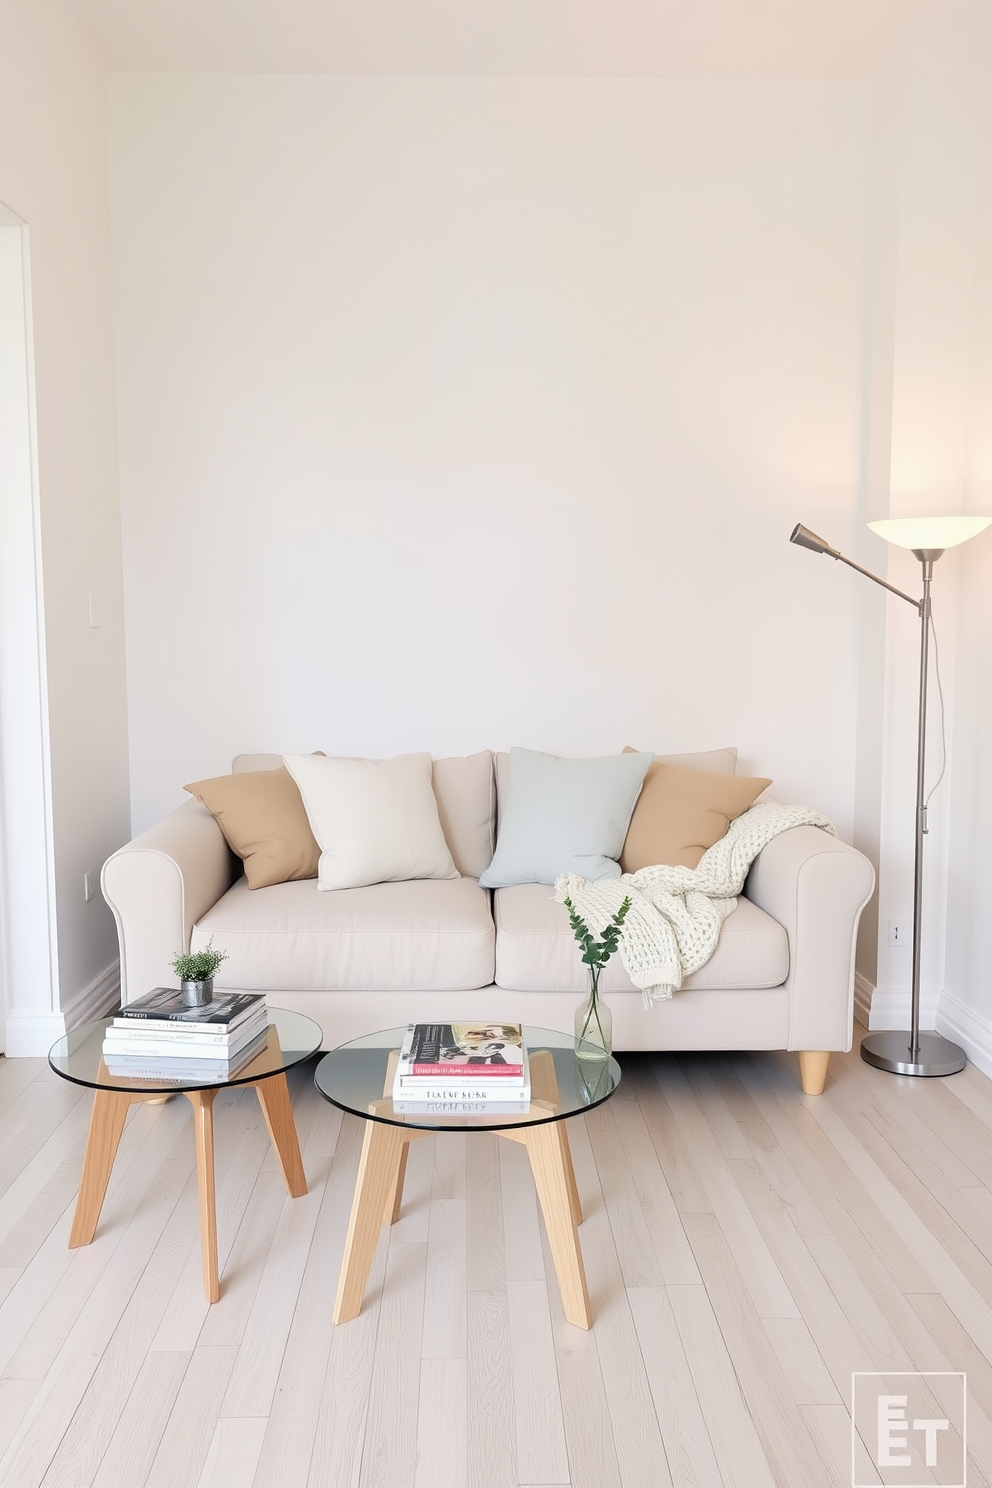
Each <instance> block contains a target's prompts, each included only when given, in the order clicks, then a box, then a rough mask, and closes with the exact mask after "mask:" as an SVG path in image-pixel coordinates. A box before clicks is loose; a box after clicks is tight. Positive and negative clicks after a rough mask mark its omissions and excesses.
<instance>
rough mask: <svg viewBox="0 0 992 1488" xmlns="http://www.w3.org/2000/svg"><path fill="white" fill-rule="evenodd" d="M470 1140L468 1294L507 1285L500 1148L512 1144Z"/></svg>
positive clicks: (484, 1136) (482, 1137)
mask: <svg viewBox="0 0 992 1488" xmlns="http://www.w3.org/2000/svg"><path fill="white" fill-rule="evenodd" d="M570 1125H571V1124H570ZM470 1140H471V1143H472V1153H471V1161H470V1162H469V1161H468V1159H467V1158H466V1161H467V1167H466V1177H465V1222H466V1241H465V1248H466V1268H467V1269H466V1288H467V1290H468V1291H469V1292H489V1291H498V1290H502V1289H505V1286H506V1251H505V1246H504V1243H503V1192H502V1187H501V1183H500V1164H499V1148H500V1147H508V1146H513V1145H515V1144H513V1143H509V1142H503V1141H501V1140H500V1138H499V1137H496V1136H492V1135H490V1134H489V1133H488V1132H479V1133H478V1134H476V1133H474V1132H473V1134H472V1137H471V1139H470Z"/></svg>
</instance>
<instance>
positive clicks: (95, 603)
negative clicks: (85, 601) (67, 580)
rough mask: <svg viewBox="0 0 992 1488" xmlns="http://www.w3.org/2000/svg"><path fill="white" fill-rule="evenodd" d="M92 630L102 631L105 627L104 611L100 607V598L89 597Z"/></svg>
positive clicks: (92, 595)
mask: <svg viewBox="0 0 992 1488" xmlns="http://www.w3.org/2000/svg"><path fill="white" fill-rule="evenodd" d="M89 612H90V630H100V629H101V628H102V626H103V609H102V607H101V605H100V599H99V596H98V595H96V594H91V595H90V596H89Z"/></svg>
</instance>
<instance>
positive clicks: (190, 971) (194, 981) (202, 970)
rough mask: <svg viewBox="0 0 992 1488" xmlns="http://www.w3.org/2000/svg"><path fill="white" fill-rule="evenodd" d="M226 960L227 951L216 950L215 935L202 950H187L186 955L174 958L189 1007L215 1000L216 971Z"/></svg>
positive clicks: (200, 1005)
mask: <svg viewBox="0 0 992 1488" xmlns="http://www.w3.org/2000/svg"><path fill="white" fill-rule="evenodd" d="M226 960H227V952H226V951H215V950H214V939H213V936H211V937H210V939H209V940H208V942H207V944H206V946H205V947H204V949H203V950H202V951H187V952H186V954H185V955H178V956H176V957H174V958H173V962H172V969H173V971H174V972H175V973H176V976H177V977H178V978H179V980H180V982H181V983H182V992H183V1002H184V1003H185V1004H186V1006H187V1007H206V1005H207V1003H208V1002H212V1001H213V997H214V972H215V971H216V970H217V968H218V966H219V965H220V963H221V962H222V961H226Z"/></svg>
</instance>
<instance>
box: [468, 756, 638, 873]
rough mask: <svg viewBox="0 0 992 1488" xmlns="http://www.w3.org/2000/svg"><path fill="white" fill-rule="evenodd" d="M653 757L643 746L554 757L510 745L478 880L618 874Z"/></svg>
mask: <svg viewBox="0 0 992 1488" xmlns="http://www.w3.org/2000/svg"><path fill="white" fill-rule="evenodd" d="M653 759H654V755H653V754H649V753H646V752H645V753H637V754H610V755H606V756H604V757H603V758H601V759H559V758H558V757H557V756H556V755H553V754H539V753H538V752H537V750H535V749H511V750H510V788H509V792H508V799H507V800H506V801H502V802H501V803H500V809H501V820H500V825H499V840H498V842H497V843H496V853H495V856H494V857H493V860H492V862H491V863H490V864H489V867H488V868H487V869H486V871H485V872H484V873H483V874H482V876H481V878H480V879H479V882H480V884H482V886H483V888H486V889H505V888H508V887H509V886H510V885H511V884H523V883H543V884H553V883H554V881H555V879H556V878H557V877H558V876H559V874H561V873H580V874H581V875H582V877H583V878H590V879H595V878H617V877H619V874H620V864H619V863H618V862H617V859H618V858H619V856H620V854H621V852H622V851H623V844H624V839H625V838H626V836H627V828H628V827H629V826H630V818H631V816H632V814H633V811H634V806H635V804H636V801H637V798H638V796H639V795H640V793H641V786H642V785H643V783H644V777H645V775H646V774H647V769H648V765H650V763H651V761H652V760H653Z"/></svg>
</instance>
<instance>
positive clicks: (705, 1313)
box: [668, 1215, 792, 1488]
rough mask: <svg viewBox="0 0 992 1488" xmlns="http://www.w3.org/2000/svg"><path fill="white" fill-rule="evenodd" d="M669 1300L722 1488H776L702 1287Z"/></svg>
mask: <svg viewBox="0 0 992 1488" xmlns="http://www.w3.org/2000/svg"><path fill="white" fill-rule="evenodd" d="M704 1218H705V1216H702V1215H694V1216H692V1217H691V1218H690V1219H689V1221H688V1222H689V1223H693V1222H696V1221H699V1222H701V1221H702V1220H703V1219H704ZM668 1299H669V1301H670V1303H671V1306H672V1312H673V1314H674V1317H675V1324H676V1327H677V1328H678V1331H679V1340H680V1342H681V1345H682V1350H683V1352H684V1354H685V1357H686V1359H687V1360H688V1363H689V1369H690V1372H691V1374H692V1382H693V1386H694V1388H695V1391H696V1396H697V1398H698V1400H699V1403H700V1405H701V1407H702V1411H703V1419H704V1420H705V1422H706V1429H707V1431H708V1432H709V1437H710V1442H711V1444H712V1447H713V1455H714V1456H715V1458H716V1460H717V1465H718V1467H719V1469H720V1476H721V1479H722V1481H723V1483H724V1485H725V1488H779V1485H778V1484H777V1481H776V1478H775V1474H774V1472H773V1470H772V1467H771V1465H770V1464H769V1462H768V1459H767V1458H766V1456H765V1452H764V1448H763V1446H762V1443H761V1440H760V1438H759V1436H758V1433H757V1431H756V1429H755V1425H754V1422H753V1421H752V1419H751V1415H750V1412H749V1411H748V1408H747V1405H746V1404H745V1402H744V1397H743V1396H742V1394H741V1387H740V1382H739V1380H738V1377H737V1374H736V1372H735V1370H734V1365H733V1361H732V1360H731V1358H730V1355H729V1353H728V1352H727V1345H726V1343H725V1341H724V1337H723V1333H722V1331H721V1329H720V1325H719V1323H718V1322H717V1320H716V1316H715V1315H714V1312H713V1308H712V1306H711V1305H710V1300H709V1298H708V1296H707V1295H706V1288H705V1286H698V1287H685V1286H678V1287H669V1288H668ZM782 1481H783V1482H791V1481H792V1480H791V1479H783V1480H782Z"/></svg>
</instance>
